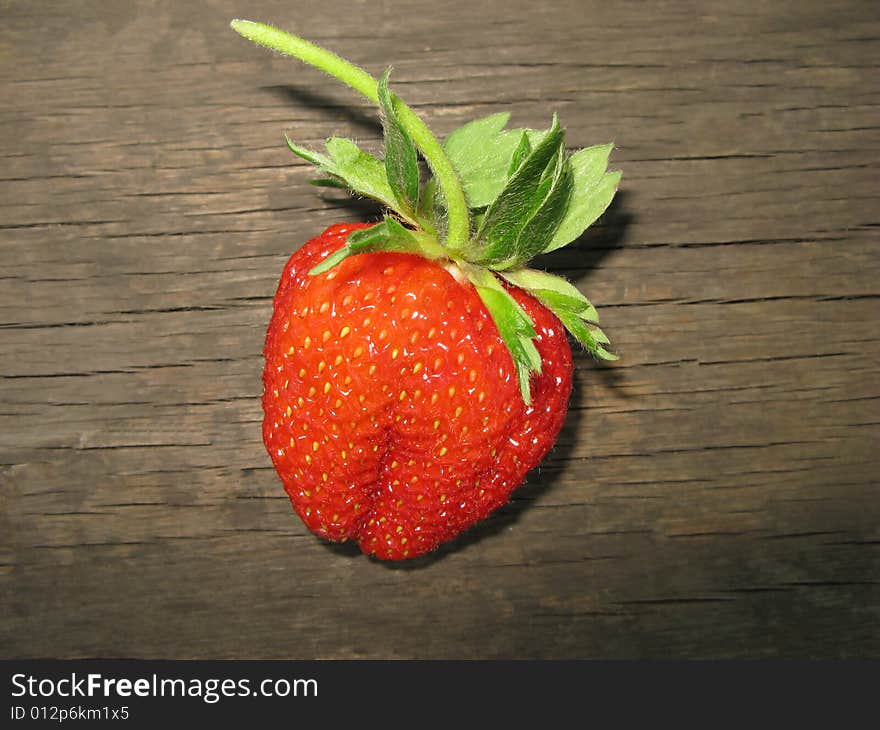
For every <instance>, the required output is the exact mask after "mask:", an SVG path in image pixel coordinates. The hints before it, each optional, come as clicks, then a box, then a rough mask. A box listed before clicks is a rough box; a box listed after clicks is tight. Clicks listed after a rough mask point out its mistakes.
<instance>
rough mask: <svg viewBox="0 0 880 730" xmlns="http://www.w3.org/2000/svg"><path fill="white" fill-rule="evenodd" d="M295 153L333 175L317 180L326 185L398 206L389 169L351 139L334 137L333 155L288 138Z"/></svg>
mask: <svg viewBox="0 0 880 730" xmlns="http://www.w3.org/2000/svg"><path fill="white" fill-rule="evenodd" d="M284 139H285V140H286V142H287V146H288V147H289V148H290V150H291V152H293V153H294V154H295V155H298V156H299V157H302V158H303V159H304V160H307V161H308V162H311V163H312V164H313V165H317V166H318V168H319V170H320V172H321V173H322V174H325V175H329V176H330V178H329V179H328V180H320V181H317V184H319V185H323V186H333V187H346V188H348V189H349V190H351V191H352V192H354V193H357V194H358V195H364V196H366V197H368V198H373V199H374V200H378V201H379V202H380V203H382V204H383V205H386V206H388V207H389V208H393V207H394V206H395V205H396V200H395V198H394V193H393V192H391V188H390V186H389V185H388V178H387V177H386V176H385V167H384V166H383V165H382V162H381V161H379V160H377V159H376V158H375V157H373V155H371V154H368V153H367V152H364V151H362V150H361V149H360V148H359V147H358V146H357V145H356V144H355V143H354V142H352V141H351V140H350V139H343V138H341V137H331V138H330V139H328V140H327V142H326V146H327V151H328V152H329V153H330V156H329V157H328V156H327V155H324V154H322V153H320V152H314V151H312V150H309V149H306V148H305V147H299V146H297V145H295V144H294V143H293V142H292V141H291V139H290V138H289V137H287V136H285V138H284Z"/></svg>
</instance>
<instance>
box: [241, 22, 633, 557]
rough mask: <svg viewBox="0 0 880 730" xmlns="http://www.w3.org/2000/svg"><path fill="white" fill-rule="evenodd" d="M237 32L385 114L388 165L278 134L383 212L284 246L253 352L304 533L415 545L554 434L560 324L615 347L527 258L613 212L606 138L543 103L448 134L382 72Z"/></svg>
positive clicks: (396, 552) (565, 374) (299, 43)
mask: <svg viewBox="0 0 880 730" xmlns="http://www.w3.org/2000/svg"><path fill="white" fill-rule="evenodd" d="M232 26H233V28H234V29H235V30H236V31H238V32H239V33H240V34H241V35H243V36H244V37H246V38H248V39H250V40H252V41H255V42H257V43H259V44H261V45H264V46H267V47H269V48H272V49H274V50H277V51H280V52H282V53H285V54H287V55H291V56H293V57H295V58H299V59H300V60H303V61H306V62H308V63H310V64H312V65H314V66H316V67H318V68H320V69H322V70H324V71H326V72H327V73H330V74H331V75H333V76H335V77H336V78H338V79H339V80H341V81H343V82H344V83H346V84H348V85H349V86H351V87H352V88H354V89H355V90H356V91H359V92H360V93H362V94H364V95H365V96H366V97H367V98H369V99H371V100H372V101H374V102H375V103H377V104H378V106H379V108H380V112H381V117H382V122H383V128H384V133H385V145H384V156H383V159H381V160H380V159H379V158H377V157H374V156H373V155H371V154H369V153H367V152H364V151H362V150H361V149H360V148H358V147H357V145H356V144H355V143H354V142H352V141H350V140H347V139H340V138H331V139H328V140H327V142H326V153H323V152H318V151H314V150H309V149H306V148H303V147H300V146H298V145H296V144H294V143H293V142H292V141H291V140H290V139H287V144H288V146H289V148H290V149H291V151H293V152H294V153H295V154H296V155H298V156H300V157H302V158H304V159H306V160H308V161H309V162H312V163H313V164H315V165H317V166H318V168H319V169H320V171H321V173H322V175H323V177H322V178H321V179H320V180H319V181H318V182H319V183H320V184H324V185H331V186H336V187H345V188H348V189H349V190H350V191H352V192H353V193H355V194H358V195H364V196H369V197H372V198H374V199H375V200H378V201H379V202H380V203H382V204H383V205H384V206H385V207H386V208H387V209H388V212H387V214H386V215H385V216H384V218H383V219H382V220H381V221H379V222H376V223H373V224H366V223H343V224H338V225H334V226H331V227H330V228H328V229H327V230H326V231H324V232H323V233H322V234H320V235H319V236H317V237H315V238H312V239H311V240H310V241H308V242H307V243H306V244H305V245H304V246H302V247H301V248H300V249H299V250H298V251H296V252H295V253H294V254H293V255H292V256H291V257H290V259H289V260H288V262H287V265H286V267H285V268H284V271H283V273H282V275H281V280H280V282H279V285H278V289H277V292H276V294H275V298H274V302H273V314H272V318H271V321H270V323H269V327H268V331H267V334H266V341H265V347H264V356H265V369H264V371H263V383H264V392H263V411H264V421H263V439H264V442H265V445H266V448H267V450H268V452H269V455H270V456H271V459H272V462H273V464H274V466H275V469H276V471H277V472H278V474H279V476H280V478H281V480H282V482H283V484H284V488H285V490H286V492H287V494H288V495H289V497H290V500H291V503H292V505H293V508H294V510H295V511H296V513H297V514H298V515H299V516H300V518H301V519H302V520H303V522H304V523H305V525H306V526H307V527H308V529H309V530H311V531H312V532H313V533H315V534H316V535H318V536H320V537H322V538H325V539H327V540H332V541H343V540H349V539H352V540H355V541H357V543H358V544H359V546H360V548H361V550H362V551H363V552H365V553H368V554H370V555H374V556H376V557H378V558H382V559H388V560H399V559H404V558H411V557H415V556H417V555H422V554H424V553H426V552H429V551H431V550H434V549H435V548H436V547H437V546H438V545H440V544H441V543H443V542H445V541H447V540H450V539H451V538H453V537H455V536H457V535H459V534H461V533H462V532H463V531H465V530H467V529H468V528H469V527H471V526H472V525H473V524H475V523H476V522H478V521H480V520H482V519H484V518H485V517H486V516H488V515H489V514H490V513H491V512H492V511H494V510H495V509H497V508H498V507H500V506H501V505H503V504H505V503H506V502H507V501H508V500H509V499H510V495H511V493H512V491H513V490H514V489H516V488H517V487H518V486H519V485H520V484H522V482H523V480H524V478H525V476H526V473H527V472H528V471H529V470H530V469H532V468H533V467H535V466H536V465H537V464H538V463H539V462H540V461H541V459H542V458H543V457H544V456H545V454H546V453H547V452H548V451H549V449H550V448H551V447H552V446H553V443H554V442H555V440H556V438H557V436H558V434H559V431H560V429H561V427H562V424H563V421H564V419H565V414H566V409H567V404H568V398H569V395H570V393H571V385H572V354H571V349H570V347H569V344H568V338H567V335H566V330H567V331H568V333H570V334H571V335H572V336H573V337H574V338H575V339H576V340H577V341H578V342H580V343H581V344H582V345H583V346H584V347H585V348H586V349H587V350H588V351H589V352H590V353H592V354H593V355H594V356H596V357H598V358H602V359H606V360H612V359H616V356H615V355H613V354H611V353H610V352H608V350H606V349H605V347H604V345H606V344H608V338H607V337H606V336H605V335H604V333H603V332H602V331H601V330H600V329H599V327H598V326H597V322H598V317H597V314H596V310H595V309H594V307H593V306H592V304H590V302H589V301H588V300H587V299H586V298H585V297H584V296H583V295H582V294H581V293H580V292H579V291H578V290H577V289H576V288H575V287H574V286H573V285H572V284H570V283H569V282H567V281H566V280H565V279H563V278H561V277H558V276H556V275H553V274H549V273H547V272H543V271H539V270H536V269H531V268H528V266H527V264H528V262H529V260H530V259H531V258H533V257H534V256H536V255H538V254H540V253H545V252H548V251H552V250H554V249H557V248H559V247H561V246H564V245H566V244H568V243H570V242H571V241H573V240H575V239H576V238H578V237H579V236H580V234H581V233H582V232H583V231H584V230H585V229H586V228H587V226H589V225H590V224H591V223H593V222H594V221H595V220H596V219H597V218H598V217H599V215H601V213H602V212H603V211H604V210H605V209H606V207H607V206H608V204H609V203H610V201H611V199H612V197H613V195H614V192H615V190H616V188H617V184H618V181H619V179H620V174H619V173H617V172H610V173H609V172H607V171H606V167H607V163H608V157H609V154H610V152H611V148H612V145H599V146H596V147H589V148H586V149H583V150H580V151H578V152H576V153H574V154H572V155H569V154H568V153H567V152H566V148H565V145H564V130H563V129H562V128H561V127H560V126H559V122H558V120H557V119H556V117H555V115H554V117H553V121H552V124H551V125H550V127H549V128H548V129H546V130H533V129H505V127H506V125H507V122H508V115H507V114H495V115H492V116H489V117H485V118H483V119H478V120H476V121H474V122H471V123H469V124H466V125H465V126H464V127H461V128H460V129H458V130H456V131H454V132H453V133H452V134H451V135H449V137H448V138H447V139H446V140H445V141H444V142H443V143H442V144H441V143H440V142H439V141H438V140H437V139H436V138H435V137H434V135H433V134H432V133H431V132H430V130H429V129H428V128H427V127H426V126H425V125H424V123H423V122H422V121H421V120H420V119H419V118H418V116H416V115H415V113H414V112H413V111H412V110H411V109H410V108H409V107H408V106H406V104H404V103H403V102H402V101H401V100H400V99H399V98H398V97H397V96H396V95H394V94H393V93H392V92H391V91H390V89H389V86H388V81H389V71H386V72H385V74H384V75H383V76H382V77H381V79H379V80H378V81H377V80H376V79H374V78H373V77H372V76H370V75H369V74H367V73H366V72H365V71H363V70H362V69H360V68H358V67H356V66H352V65H351V64H349V63H348V62H347V61H344V60H343V59H341V58H339V57H338V56H335V55H333V54H332V53H330V52H329V51H326V50H325V49H323V48H320V47H319V46H316V45H314V44H311V43H309V42H308V41H305V40H303V39H301V38H297V37H295V36H291V35H289V34H287V33H284V32H282V31H280V30H277V29H275V28H272V27H270V26H266V25H263V24H259V23H252V22H249V21H241V20H236V21H233V23H232ZM419 154H421V156H422V157H423V158H424V160H425V161H426V162H427V166H428V168H429V170H430V172H431V173H432V174H431V175H430V176H429V177H428V178H427V179H426V180H423V177H424V176H423V175H422V172H421V170H420V166H419Z"/></svg>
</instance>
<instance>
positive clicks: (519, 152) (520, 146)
mask: <svg viewBox="0 0 880 730" xmlns="http://www.w3.org/2000/svg"><path fill="white" fill-rule="evenodd" d="M531 151H532V143H531V142H529V135H528V133H527V132H526V131H525V130H523V131H522V135H521V136H520V138H519V142H518V143H517V145H516V149H515V150H514V151H513V156H512V157H511V158H510V168H509V170H508V172H507V176H508V177H510V176H511V175H513V173H515V172H516V171H517V170H518V169H519V166H520V165H521V164H522V163H523V161H524V160H525V159H526V157H528V156H529V153H530V152H531Z"/></svg>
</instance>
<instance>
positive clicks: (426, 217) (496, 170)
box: [232, 20, 620, 404]
mask: <svg viewBox="0 0 880 730" xmlns="http://www.w3.org/2000/svg"><path fill="white" fill-rule="evenodd" d="M232 27H233V29H234V30H235V31H237V32H238V33H240V34H241V35H242V36H244V37H245V38H247V39H249V40H251V41H254V42H255V43H258V44H260V45H263V46H266V47H268V48H271V49H273V50H276V51H279V52H280V53H283V54H285V55H288V56H293V57H294V58H298V59H300V60H301V61H304V62H305V63H308V64H310V65H312V66H315V67H317V68H319V69H321V70H322V71H324V72H326V73H328V74H330V75H331V76H333V77H335V78H336V79H338V80H340V81H342V82H343V83H345V84H347V85H348V86H350V87H351V88H352V89H354V90H355V91H357V92H359V93H361V94H362V95H364V96H365V97H367V98H368V99H370V100H371V101H373V102H374V103H376V104H377V105H378V106H379V110H380V116H381V119H382V127H383V130H384V138H385V145H384V155H383V159H381V160H380V159H379V158H377V157H374V156H373V155H371V154H369V153H367V152H364V151H363V150H361V149H360V148H359V147H358V146H357V145H356V144H355V143H354V142H352V141H351V140H348V139H342V138H338V137H332V138H330V139H328V140H327V141H326V144H325V147H326V153H325V152H317V151H313V150H309V149H306V148H303V147H299V146H298V145H296V144H294V143H293V142H292V141H291V140H290V139H287V144H288V147H289V148H290V150H291V151H292V152H293V153H294V154H296V155H298V156H299V157H302V158H303V159H305V160H307V161H309V162H311V163H312V164H314V165H316V166H317V167H318V169H319V172H320V174H321V178H320V179H318V180H316V181H315V182H316V184H319V185H329V186H333V187H341V188H346V189H348V190H350V191H351V192H353V193H355V194H357V195H363V196H366V197H370V198H373V199H374V200H377V201H378V202H380V203H382V205H384V206H385V207H386V208H388V209H389V210H390V213H389V214H388V215H386V216H385V218H384V220H383V221H382V222H381V223H379V224H377V225H375V226H373V227H371V228H368V229H364V230H361V231H357V232H355V233H353V234H352V235H351V236H349V238H348V241H347V243H346V245H345V246H344V247H343V248H341V249H340V250H338V251H336V252H335V253H333V254H331V255H330V256H328V257H327V258H326V259H325V260H324V261H323V262H321V264H319V265H318V266H317V267H315V268H314V269H313V270H312V271H311V272H310V273H311V274H313V275H316V274H320V273H322V272H324V271H327V270H329V269H331V268H332V267H334V266H336V265H337V264H338V263H340V262H341V261H343V260H344V259H345V258H347V257H348V256H351V255H355V254H359V253H365V252H370V251H399V252H404V253H413V254H417V255H420V256H424V257H426V258H429V259H432V260H437V261H441V262H447V263H451V264H453V265H455V266H457V267H458V269H459V270H460V271H461V272H462V273H463V274H464V275H465V276H466V277H467V278H468V280H469V281H470V282H471V283H472V284H473V285H474V287H475V288H476V291H477V293H478V294H479V296H480V298H481V300H482V301H483V303H484V305H485V306H486V309H487V310H488V311H489V313H490V315H491V316H492V318H493V319H494V321H495V324H496V325H497V327H498V331H499V334H500V335H501V338H502V339H503V340H504V343H505V344H506V345H507V348H508V350H509V351H510V354H511V357H512V358H513V362H514V365H515V367H516V373H517V378H518V381H519V386H520V393H521V394H522V398H523V400H524V402H525V403H526V404H528V403H530V400H531V398H530V388H529V379H530V378H531V376H532V374H536V373H540V371H541V358H540V356H539V355H538V352H537V349H536V348H535V344H534V339H535V337H536V332H535V329H534V323H533V322H532V320H531V319H530V317H529V316H528V315H527V314H526V313H525V311H524V310H523V309H522V307H520V306H519V305H518V304H517V303H516V301H515V300H514V299H513V297H511V296H510V294H509V293H508V291H507V289H506V288H505V285H504V282H506V283H507V284H509V285H512V286H516V287H519V288H521V289H524V290H526V291H528V292H529V293H530V294H532V296H534V297H535V298H536V299H538V301H540V302H541V303H542V304H543V305H544V306H545V307H547V308H548V309H550V310H551V311H552V312H553V313H554V314H556V316H557V317H558V318H559V320H560V321H561V322H562V324H563V325H564V326H565V327H566V329H567V330H568V331H569V332H570V333H571V334H572V336H574V338H575V339H577V340H578V342H580V343H581V344H582V345H583V346H584V347H585V348H586V349H587V350H588V351H589V352H590V353H591V354H593V355H594V356H596V357H598V358H600V359H604V360H616V359H617V357H616V356H615V355H613V354H611V353H610V352H608V351H607V350H606V349H605V348H604V345H607V344H608V338H607V337H606V336H605V334H604V333H603V332H602V330H601V329H599V327H598V316H597V314H596V310H595V308H594V307H593V305H592V304H590V302H589V301H587V299H586V298H585V297H584V296H583V295H582V294H581V293H580V292H579V291H578V290H577V289H576V288H575V287H574V286H573V285H572V284H571V283H569V282H568V281H566V280H565V279H564V278H562V277H559V276H555V275H553V274H549V273H547V272H544V271H538V270H535V269H529V268H526V266H527V264H528V262H529V261H530V260H531V259H532V258H534V257H535V256H537V255H539V254H542V253H547V252H549V251H553V250H555V249H557V248H560V247H562V246H565V245H567V244H569V243H571V242H572V241H574V240H575V239H577V238H578V237H579V236H580V235H581V234H582V233H583V232H584V230H586V228H587V227H588V226H590V225H591V224H592V223H593V222H594V221H595V220H596V219H597V218H598V217H599V216H600V215H601V214H602V213H603V212H604V211H605V209H606V208H607V207H608V205H609V204H610V202H611V199H612V198H613V197H614V193H615V192H616V190H617V185H618V183H619V181H620V173H619V172H608V171H607V166H608V157H609V155H610V154H611V150H612V148H613V145H611V144H605V145H597V146H595V147H588V148H586V149H582V150H579V151H577V152H575V153H574V154H572V155H569V154H568V153H567V151H566V148H565V131H564V130H563V129H562V128H561V127H560V126H559V122H558V120H557V118H556V116H555V115H554V116H553V120H552V123H551V125H550V127H549V128H548V129H546V130H535V129H506V126H507V122H508V119H509V114H507V113H501V114H493V115H491V116H488V117H484V118H482V119H477V120H476V121H473V122H470V123H469V124H466V125H464V126H463V127H460V128H459V129H457V130H455V131H454V132H452V133H451V134H450V135H449V136H448V137H447V138H446V140H445V141H444V142H443V143H440V142H439V141H438V140H437V138H436V137H434V135H433V134H432V133H431V131H430V130H429V129H428V128H427V126H425V124H424V122H422V121H421V119H419V117H418V116H417V115H416V114H415V113H414V112H413V111H412V110H411V109H410V108H409V107H408V106H407V105H406V104H404V103H403V102H402V101H401V100H400V99H399V97H397V96H396V95H395V94H393V93H392V92H391V90H390V89H389V86H388V81H389V75H390V69H389V70H387V71H385V73H384V74H383V75H382V77H381V78H380V79H379V80H376V79H375V78H373V77H372V76H370V75H369V74H368V73H367V72H366V71H364V70H363V69H360V68H358V67H357V66H354V65H352V64H350V63H349V62H348V61H345V60H344V59H342V58H340V57H338V56H336V55H335V54H333V53H331V52H330V51H327V50H326V49H323V48H321V47H320V46H316V45H314V44H312V43H309V42H308V41H305V40H303V39H302V38H298V37H296V36H292V35H290V34H288V33H285V32H284V31H281V30H278V29H276V28H272V27H270V26H267V25H264V24H262V23H254V22H251V21H246V20H233V21H232ZM420 155H421V157H422V158H423V159H424V160H425V162H426V163H427V166H428V168H429V170H430V173H431V174H430V175H429V176H428V177H427V179H425V180H423V175H422V173H421V169H420V165H419V156H420Z"/></svg>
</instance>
